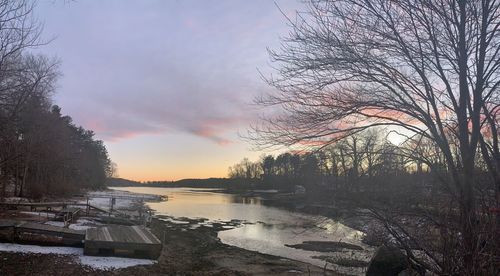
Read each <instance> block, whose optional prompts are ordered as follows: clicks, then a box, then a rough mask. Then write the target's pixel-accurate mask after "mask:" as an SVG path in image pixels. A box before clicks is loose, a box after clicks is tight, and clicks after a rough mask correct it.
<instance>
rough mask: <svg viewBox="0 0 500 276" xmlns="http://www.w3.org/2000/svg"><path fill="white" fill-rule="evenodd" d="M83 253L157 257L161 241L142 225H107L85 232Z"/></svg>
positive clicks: (159, 252)
mask: <svg viewBox="0 0 500 276" xmlns="http://www.w3.org/2000/svg"><path fill="white" fill-rule="evenodd" d="M84 244H85V247H84V254H85V255H94V256H122V257H134V258H147V259H157V258H158V257H159V256H160V254H161V249H162V243H161V241H160V240H158V238H156V236H155V235H154V234H152V233H151V232H150V231H149V230H147V229H146V228H145V227H144V226H139V225H134V226H123V225H108V226H103V227H98V228H90V229H87V230H86V234H85V243H84Z"/></svg>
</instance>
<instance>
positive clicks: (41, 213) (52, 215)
mask: <svg viewBox="0 0 500 276" xmlns="http://www.w3.org/2000/svg"><path fill="white" fill-rule="evenodd" d="M19 213H21V214H26V215H32V216H39V217H49V218H54V217H55V216H56V215H55V214H53V213H47V212H27V211H21V212H19Z"/></svg>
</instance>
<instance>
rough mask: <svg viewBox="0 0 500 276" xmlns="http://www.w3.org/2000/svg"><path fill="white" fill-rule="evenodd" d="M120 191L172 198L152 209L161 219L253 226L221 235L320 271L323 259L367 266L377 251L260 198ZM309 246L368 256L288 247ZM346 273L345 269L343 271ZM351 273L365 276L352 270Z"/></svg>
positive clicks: (352, 235) (342, 230)
mask: <svg viewBox="0 0 500 276" xmlns="http://www.w3.org/2000/svg"><path fill="white" fill-rule="evenodd" d="M115 189H119V190H124V191H129V192H134V193H147V194H158V195H166V196H168V201H164V202H155V203H148V205H149V207H150V208H152V209H153V210H155V211H156V213H157V214H159V215H168V216H173V217H176V218H182V217H187V218H206V219H209V220H210V221H212V222H218V221H230V220H233V219H236V220H242V221H246V222H249V223H251V224H241V225H240V226H239V227H236V228H234V229H229V230H225V231H221V232H219V238H220V239H221V241H222V242H223V243H226V244H229V245H233V246H237V247H241V248H245V249H248V250H254V251H258V252H261V253H267V254H271V255H276V256H282V257H287V258H290V259H295V260H299V261H303V262H307V263H311V264H314V265H318V266H324V264H325V262H324V261H323V260H320V259H318V258H317V257H318V256H326V255H328V256H332V257H349V258H356V259H362V260H366V259H368V258H369V257H370V256H371V252H372V249H371V248H369V247H368V246H366V245H364V244H363V243H361V241H360V239H361V237H362V235H363V233H362V232H359V231H357V230H354V229H351V228H349V227H347V226H345V225H343V224H341V223H338V222H336V221H333V220H331V219H328V218H326V217H322V216H312V215H309V214H302V213H298V212H291V211H288V210H284V209H280V208H275V207H269V206H265V205H263V204H262V201H261V200H260V199H259V198H258V197H241V196H236V195H231V194H225V193H220V192H217V191H216V190H210V189H195V188H146V187H127V188H115ZM303 241H342V242H347V243H352V244H356V245H360V246H362V247H363V248H365V249H366V250H363V251H356V252H350V251H349V250H343V251H342V252H335V253H324V252H314V251H305V250H301V249H294V248H290V247H287V246H285V244H299V243H302V242H303ZM337 269H340V270H345V268H342V267H337ZM345 271H346V272H350V273H353V272H359V271H353V270H352V269H348V270H345Z"/></svg>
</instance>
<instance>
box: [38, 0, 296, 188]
mask: <svg viewBox="0 0 500 276" xmlns="http://www.w3.org/2000/svg"><path fill="white" fill-rule="evenodd" d="M277 4H278V5H279V7H280V8H281V9H282V10H283V12H285V13H287V14H293V13H294V11H295V10H296V9H297V8H299V7H300V5H301V4H300V3H296V2H294V1H278V2H277ZM36 14H37V15H38V17H40V18H43V22H44V37H45V38H46V39H47V40H51V39H52V40H51V42H50V43H49V44H48V45H47V46H44V48H43V53H44V54H48V55H50V56H56V57H58V58H59V59H60V60H61V71H62V72H64V75H63V76H61V78H60V80H59V82H58V83H59V87H58V89H57V93H56V96H55V99H56V100H55V101H56V102H55V104H58V105H60V106H62V107H63V110H62V112H63V113H64V114H68V115H70V116H71V117H72V118H73V119H74V121H75V122H76V123H78V124H81V125H83V126H84V127H86V128H89V129H92V130H94V131H95V133H96V136H97V138H99V139H102V140H104V142H105V144H106V147H107V148H108V151H109V153H110V157H111V159H112V160H113V161H114V162H116V163H117V165H118V172H119V176H120V177H124V178H130V179H134V180H141V181H144V180H176V179H181V178H206V177H224V176H226V175H227V168H228V167H229V166H230V165H231V164H234V163H235V162H237V161H239V160H240V159H241V158H242V157H244V156H247V157H249V158H251V159H256V158H257V157H258V156H259V155H260V154H262V153H261V152H253V151H250V150H249V147H250V146H249V145H248V144H246V143H244V142H242V141H241V139H240V138H239V134H238V133H242V132H245V131H246V129H247V127H248V126H249V125H250V123H251V122H253V121H255V119H256V118H257V117H258V115H259V113H260V111H259V110H257V109H256V108H255V106H252V105H251V103H252V100H253V98H254V97H256V96H258V95H260V94H261V93H262V92H265V91H268V90H269V89H271V88H269V87H268V86H267V85H266V84H265V83H264V82H263V81H262V80H261V78H260V76H259V72H258V70H257V69H259V70H261V71H264V72H266V71H267V70H269V66H268V59H269V58H268V55H267V51H266V47H275V46H277V45H278V43H279V37H280V35H285V34H286V32H287V26H286V20H284V16H283V14H282V13H281V12H280V10H279V9H278V8H277V7H276V6H275V3H274V2H273V1H105V2H101V1H74V2H67V1H42V2H39V4H38V6H37V9H36ZM41 51H42V50H41Z"/></svg>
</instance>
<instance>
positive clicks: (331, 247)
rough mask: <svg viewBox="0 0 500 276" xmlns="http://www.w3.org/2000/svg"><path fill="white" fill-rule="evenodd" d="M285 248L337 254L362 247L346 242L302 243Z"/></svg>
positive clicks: (361, 248)
mask: <svg viewBox="0 0 500 276" xmlns="http://www.w3.org/2000/svg"><path fill="white" fill-rule="evenodd" d="M285 246H287V247H292V248H296V249H302V250H307V251H317V252H339V251H342V250H343V249H350V250H363V247H361V246H359V245H355V244H350V243H346V242H326V241H304V242H302V243H300V244H285Z"/></svg>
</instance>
